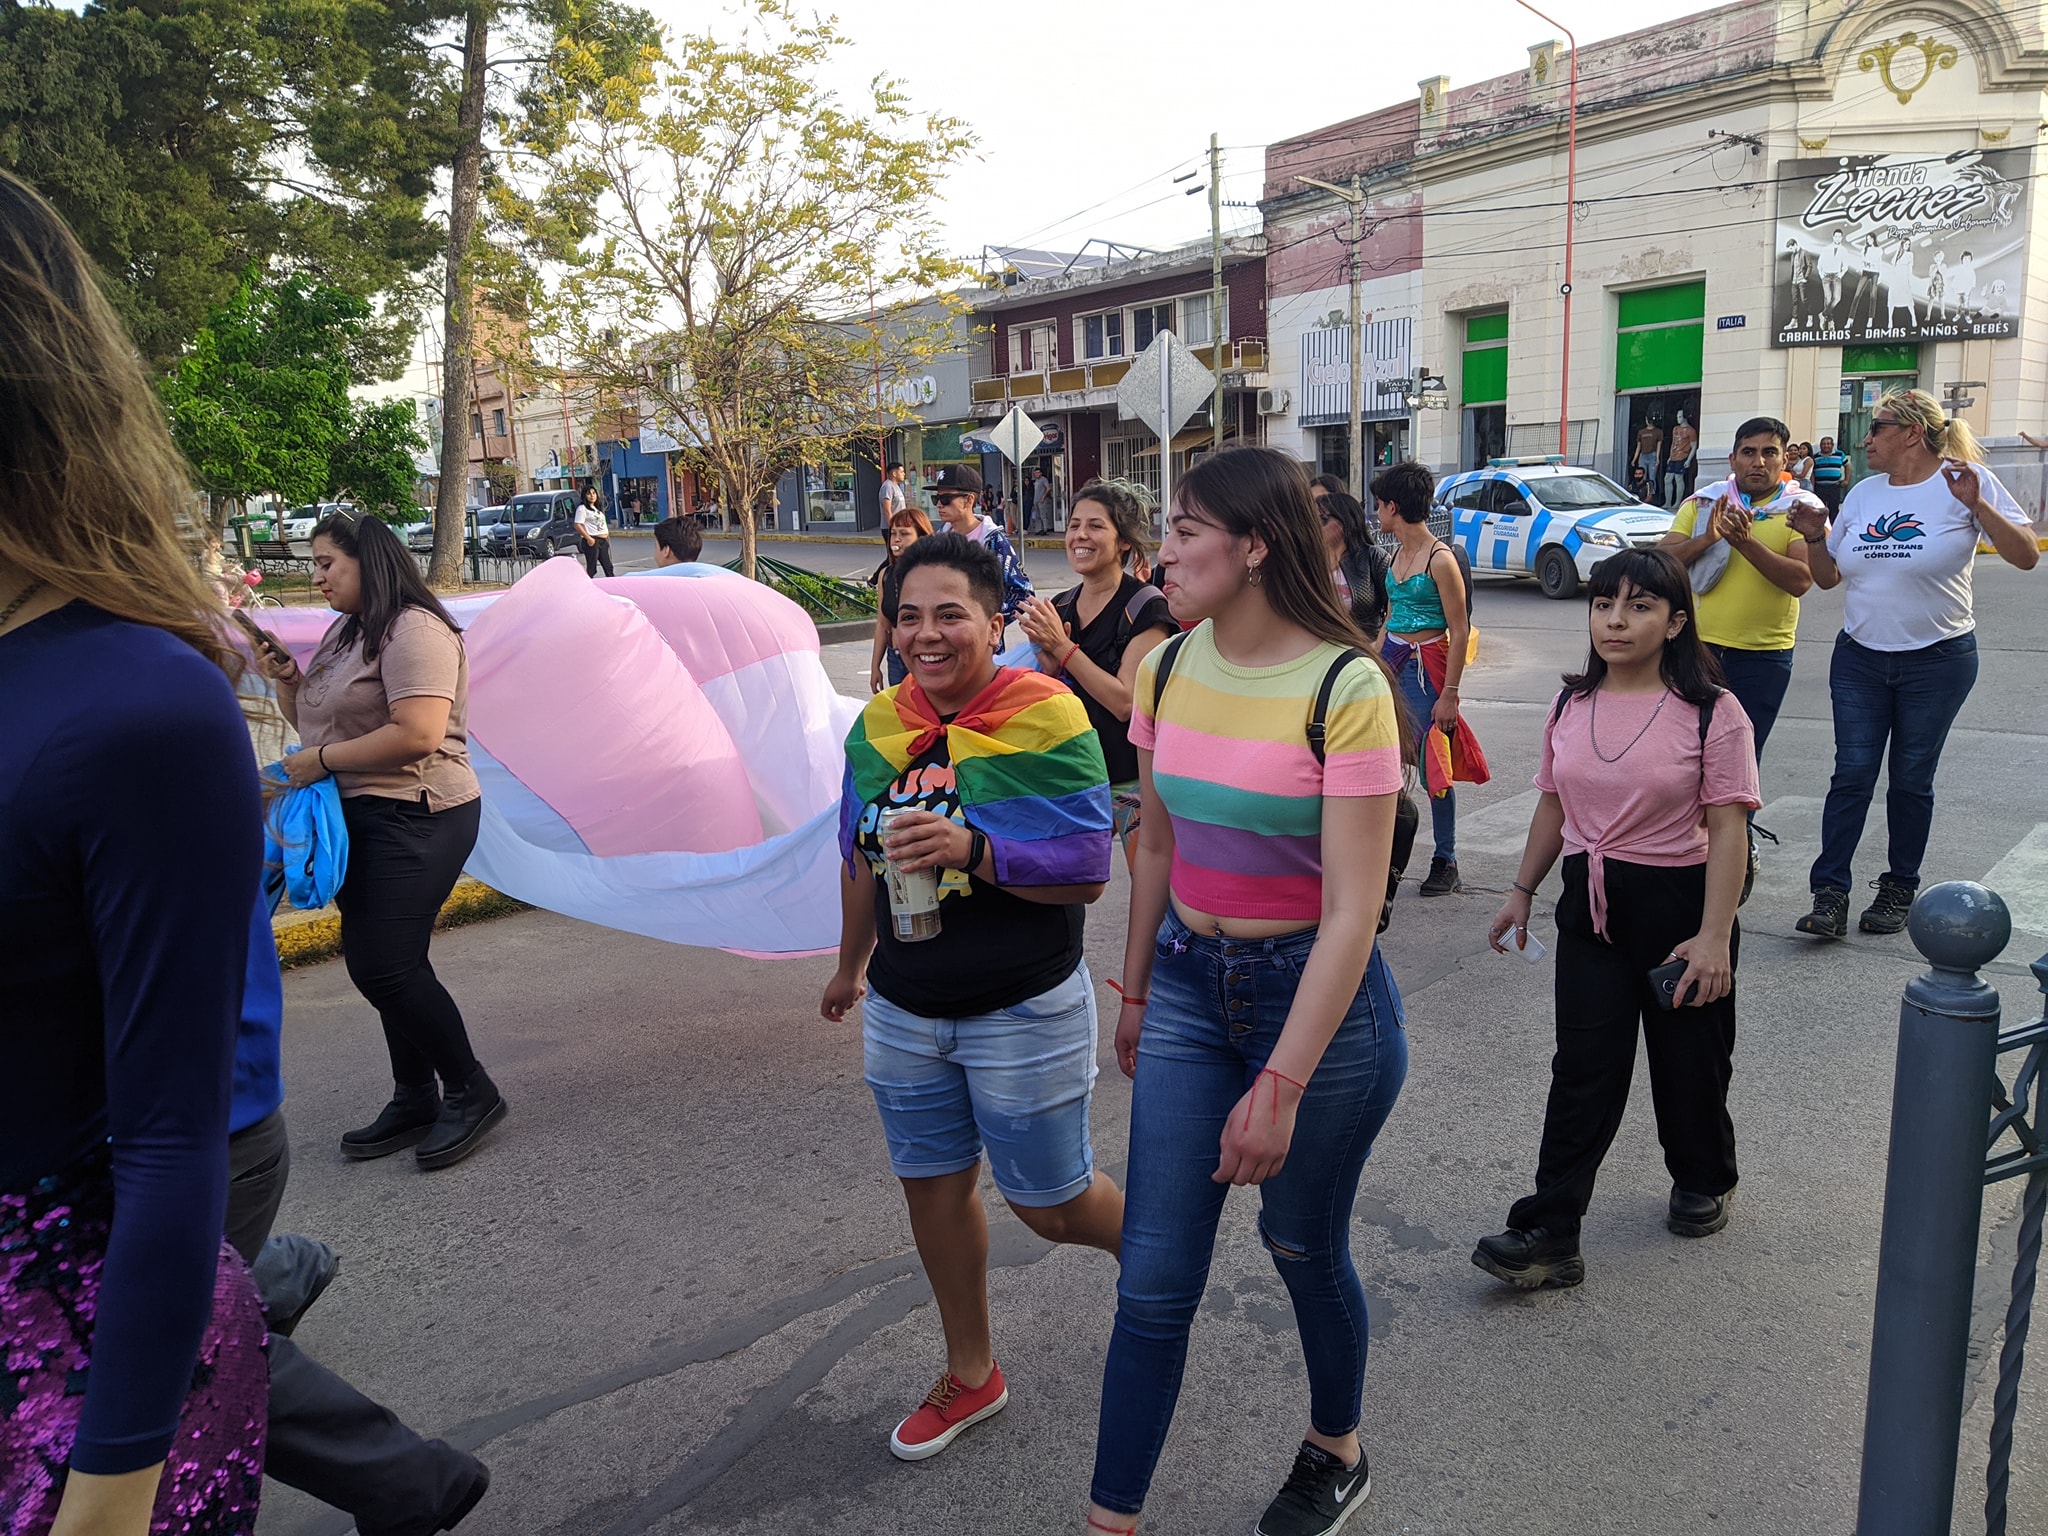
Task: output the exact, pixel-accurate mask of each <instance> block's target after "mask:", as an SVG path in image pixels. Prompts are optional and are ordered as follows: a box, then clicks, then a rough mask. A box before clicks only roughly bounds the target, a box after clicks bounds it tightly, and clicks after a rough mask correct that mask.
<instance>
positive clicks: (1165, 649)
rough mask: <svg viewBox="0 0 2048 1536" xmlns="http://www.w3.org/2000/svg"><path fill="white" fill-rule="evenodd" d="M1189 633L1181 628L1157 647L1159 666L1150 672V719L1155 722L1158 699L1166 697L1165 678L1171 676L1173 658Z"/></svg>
mask: <svg viewBox="0 0 2048 1536" xmlns="http://www.w3.org/2000/svg"><path fill="white" fill-rule="evenodd" d="M1189 633H1190V631H1188V630H1182V631H1181V632H1180V633H1179V634H1177V635H1175V636H1174V637H1173V638H1172V639H1171V640H1169V641H1167V642H1166V644H1164V645H1162V646H1160V647H1159V666H1158V668H1157V670H1155V671H1154V672H1153V674H1152V719H1153V722H1154V723H1155V724H1156V723H1157V722H1158V720H1159V701H1160V700H1161V699H1163V698H1165V697H1166V680H1167V679H1168V678H1169V677H1172V676H1173V662H1174V658H1175V657H1176V656H1178V655H1180V648H1181V646H1182V645H1184V644H1185V643H1186V642H1187V638H1188V635H1189Z"/></svg>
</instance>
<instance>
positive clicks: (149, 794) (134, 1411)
mask: <svg viewBox="0 0 2048 1536" xmlns="http://www.w3.org/2000/svg"><path fill="white" fill-rule="evenodd" d="M99 284H100V278H99V277H98V275H97V274H96V273H95V272H94V270H93V268H92V265H91V263H90V262H89V261H88V259H87V258H86V256H85V254H84V252H82V251H81V250H80V249H79V247H78V243H77V241H76V240H75V239H74V238H73V237H72V235H71V232H70V231H69V230H67V229H66V228H65V227H64V225H63V223H62V221H61V220H59V219H58V217H57V215H56V214H55V213H54V212H53V211H52V210H51V209H50V207H49V206H48V205H47V204H46V203H44V202H43V200H42V199H41V198H40V197H38V196H37V195H36V194H35V193H34V192H32V191H31V190H29V188H28V187H26V186H25V185H23V184H22V183H21V182H20V181H17V180H16V179H15V178H13V177H11V176H9V175H7V174H6V173H5V172H0V334H4V335H5V336H6V337H7V345H6V346H5V347H0V460H4V462H5V463H6V464H7V466H8V473H7V474H6V475H5V476H0V722H4V724H0V935H4V939H0V1082H4V1083H6V1084H7V1088H8V1093H7V1112H6V1114H5V1115H4V1116H0V1333H4V1334H5V1336H6V1340H7V1365H6V1371H5V1374H4V1375H0V1526H4V1527H5V1529H6V1530H7V1531H8V1532H9V1533H10V1536H45V1533H47V1532H51V1531H58V1532H64V1533H67V1536H143V1533H145V1532H155V1533H168V1532H171V1531H192V1530H205V1531H207V1532H210V1533H214V1536H246V1533H248V1532H250V1531H252V1530H253V1529H254V1527H255V1524H256V1508H257V1504H258V1502H259V1500H260V1497H261V1495H262V1491H263V1455H264V1438H265V1437H264V1423H265V1404H266V1401H267V1399H268V1395H269V1374H268V1369H267V1366H266V1363H265V1358H264V1347H263V1346H264V1322H263V1313H262V1310H261V1308H260V1306H259V1304H258V1302H257V1299H256V1290H255V1287H254V1286H253V1285H252V1284H251V1283H250V1279H249V1272H248V1270H247V1269H246V1268H245V1267H244V1266H243V1263H242V1260H241V1258H240V1257H239V1256H238V1255H237V1254H236V1253H235V1252H234V1250H233V1249H232V1248H230V1247H228V1246H227V1245H226V1244H225V1243H224V1242H223V1240H222V1237H221V1224H222V1218H223V1216H224V1214H225V1212H226V1209H227V1197H228V1124H229V1114H230V1109H231V1104H232V1093H231V1082H232V1078H233V1067H234V1057H235V1038H236V1029H237V1026H238V1023H239V1021H240V1016H241V1004H242V983H243V971H244V965H245V961H246V958H247V955H248V946H249V943H250V914H251V913H252V912H253V911H254V910H255V906H256V898H257V890H258V886H259V884H260V882H261V877H262V861H263V853H262V834H261V826H262V810H261V802H260V800H259V797H258V793H257V783H256V764H255V759H254V757H253V755H252V754H251V752H250V750H249V728H248V721H247V720H246V719H245V717H244V715H243V712H242V709H241V707H240V705H239V704H238V702H237V700H236V695H235V687H234V683H235V682H236V681H237V680H238V679H239V678H240V676H241V671H242V664H241V659H240V655H239V653H238V652H237V651H236V650H235V649H234V648H233V647H232V646H230V645H229V644H228V643H227V642H226V640H225V638H224V636H223V635H222V633H221V628H222V624H223V620H222V617H221V608H220V603H219V600H218V598H217V597H216V596H215V594H214V593H213V592H212V590H211V589H209V587H208V586H207V585H206V583H205V581H204V580H203V578H202V577H201V576H200V574H199V569H198V555H199V551H198V549H197V548H196V547H187V543H186V537H187V534H186V530H187V529H188V528H189V525H190V519H191V508H192V495H193V492H192V483H191V481H190V479H189V478H188V477H187V474H186V471H185V466H184V461H183V460H182V459H181V458H180V457H179V455H178V451H177V449H176V448H175V447H174V446H173V445H172V442H171V436H170V431H169V429H168V426H167V425H166V423H165V421H164V414H163V407H162V405H161V404H160V403H159V402H158V399H157V394H156V390H155V387H154V386H153V385H152V384H151V382H150V380H149V378H148V377H147V376H146V375H145V373H144V372H143V369H142V367H141V365H140V363H139V362H138V360H137V356H136V350H135V345H134V343H133V341H131V340H130V338H129V337H128V335H127V333H126V332H125V331H124V330H123V329H122V327H121V323H120V321H119V320H117V319H116V318H115V317H114V314H113V311H112V310H111V309H110V308H109V307H108V305H107V302H106V300H105V299H104V298H103V297H102V296H101V292H100V286H99Z"/></svg>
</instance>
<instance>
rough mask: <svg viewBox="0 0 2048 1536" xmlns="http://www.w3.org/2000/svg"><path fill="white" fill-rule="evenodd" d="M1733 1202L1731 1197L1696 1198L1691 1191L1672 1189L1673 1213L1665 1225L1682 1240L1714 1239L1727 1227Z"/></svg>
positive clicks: (1701, 1196)
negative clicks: (1730, 1205)
mask: <svg viewBox="0 0 2048 1536" xmlns="http://www.w3.org/2000/svg"><path fill="white" fill-rule="evenodd" d="M1733 1198H1734V1195H1733V1194H1732V1193H1730V1194H1726V1195H1696V1194H1694V1193H1692V1192H1691V1191H1690V1190H1685V1189H1678V1188H1673V1189H1672V1191H1671V1209H1670V1211H1669V1213H1668V1214H1667V1215H1666V1216H1665V1218H1664V1225H1665V1226H1667V1227H1669V1228H1670V1229H1671V1230H1672V1231H1673V1232H1675V1233H1677V1234H1678V1235H1679V1236H1680V1237H1712V1236H1713V1235H1714V1234H1715V1233H1716V1232H1718V1231H1720V1230H1721V1229H1722V1228H1723V1227H1725V1226H1727V1225H1728V1202H1729V1201H1730V1200H1732V1199H1733Z"/></svg>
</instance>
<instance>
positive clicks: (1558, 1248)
mask: <svg viewBox="0 0 2048 1536" xmlns="http://www.w3.org/2000/svg"><path fill="white" fill-rule="evenodd" d="M1472 1262H1473V1263H1474V1264H1477V1265H1478V1266H1479V1267H1480V1268H1481V1269H1483V1270H1485V1271H1486V1272H1487V1273H1488V1274H1489V1275H1492V1276H1494V1277H1495V1278H1496V1279H1500V1280H1505V1281H1507V1283H1508V1284H1509V1285H1512V1286H1513V1287H1514V1288H1515V1289H1516V1290H1518V1291H1540V1290H1542V1289H1543V1288H1544V1287H1545V1286H1547V1285H1548V1286H1556V1287H1557V1288H1558V1289H1559V1290H1566V1289H1569V1288H1570V1287H1572V1286H1574V1285H1577V1284H1579V1283H1580V1282H1581V1281H1583V1280H1584V1279H1585V1278H1586V1261H1585V1260H1584V1259H1582V1258H1580V1257H1579V1240H1578V1239H1577V1238H1576V1237H1557V1236H1554V1235H1553V1234H1552V1233H1551V1232H1550V1230H1549V1229H1548V1228H1547V1227H1538V1228H1536V1229H1535V1230H1534V1231H1532V1232H1525V1231H1523V1230H1522V1229H1521V1228H1520V1227H1509V1228H1508V1229H1507V1231H1505V1232H1496V1233H1495V1234H1494V1235H1493V1236H1492V1237H1482V1238H1481V1239H1479V1246H1478V1247H1477V1248H1474V1249H1473V1250H1472Z"/></svg>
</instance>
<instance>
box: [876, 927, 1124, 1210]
mask: <svg viewBox="0 0 2048 1536" xmlns="http://www.w3.org/2000/svg"><path fill="white" fill-rule="evenodd" d="M861 1043H862V1052H861V1054H862V1064H863V1066H864V1068H865V1070H866V1073H867V1080H868V1087H869V1089H870V1090H871V1091H872V1092H873V1093H874V1096H875V1108H876V1109H877V1110H879V1111H880V1112H881V1116H882V1132H883V1134H884V1135H885V1136H886V1137H888V1140H889V1168H890V1171H891V1172H893V1173H894V1174H895V1175H896V1177H897V1178H899V1179H937V1178H944V1177H945V1176H946V1175H947V1174H949V1173H961V1172H964V1171H966V1170H967V1169H969V1168H972V1167H975V1166H976V1165H977V1164H979V1163H980V1162H981V1154H982V1150H983V1148H984V1147H986V1148H987V1151H988V1162H989V1173H990V1175H991V1176H992V1177H993V1178H994V1179H995V1182H996V1188H997V1189H1000V1190H1001V1191H1002V1192H1003V1198H1004V1199H1006V1200H1008V1201H1009V1202H1010V1203H1011V1204H1012V1205H1029V1206H1054V1205H1065V1204H1066V1203H1067V1202H1068V1201H1069V1200H1072V1199H1074V1198H1076V1197H1077V1196H1080V1195H1083V1194H1086V1193H1087V1191H1088V1186H1089V1185H1090V1184H1092V1183H1094V1182H1095V1149H1094V1146H1093V1144H1092V1143H1091V1142H1090V1141H1089V1139H1088V1101H1089V1096H1090V1094H1091V1093H1092V1092H1093V1091H1094V1087H1095V983H1094V982H1093V981H1092V980H1090V979H1089V976H1088V967H1087V966H1086V965H1077V966H1075V967H1074V969H1073V970H1072V971H1071V972H1070V973H1069V974H1068V976H1067V978H1066V980H1064V981H1062V982H1060V983H1059V985H1057V986H1055V987H1050V988H1048V989H1047V990H1045V991H1043V992H1041V993H1039V994H1038V996H1036V997H1031V998H1026V999H1025V1000H1024V1001H1023V1002H1021V1003H1019V1004H1017V1005H1016V1006H1015V1007H1014V1008H999V1009H997V1010H996V1011H995V1012H994V1013H984V1014H979V1015H975V1016H971V1017H967V1018H958V1019H928V1018H926V1017H925V1016H924V1015H923V1014H918V1013H912V1012H910V1010H909V1009H907V1008H899V1007H897V1006H896V1005H895V1004H894V1003H892V1002H890V1001H889V999H887V998H886V997H884V996H882V994H881V993H879V992H877V991H875V990H873V989H872V988H870V989H869V991H868V995H867V999H866V1001H865V1002H863V1003H862V1004H861Z"/></svg>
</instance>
